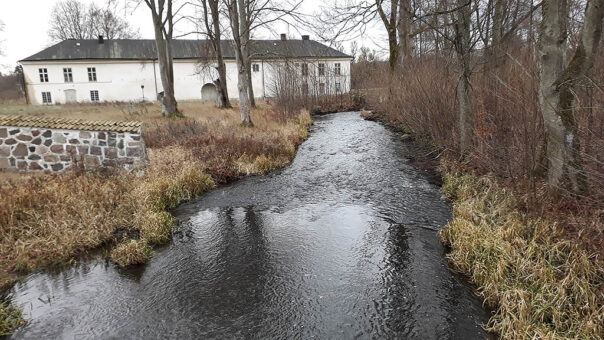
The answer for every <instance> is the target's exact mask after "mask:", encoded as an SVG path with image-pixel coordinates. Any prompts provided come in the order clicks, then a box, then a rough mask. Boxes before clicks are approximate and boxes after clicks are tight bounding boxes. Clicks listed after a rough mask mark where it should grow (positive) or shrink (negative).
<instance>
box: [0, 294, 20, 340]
mask: <svg viewBox="0 0 604 340" xmlns="http://www.w3.org/2000/svg"><path fill="white" fill-rule="evenodd" d="M23 324H25V320H23V316H22V315H21V310H20V309H18V308H16V307H15V306H13V305H11V304H9V303H8V302H0V336H2V335H8V334H10V333H12V332H13V331H14V330H15V329H17V327H19V326H21V325H23Z"/></svg>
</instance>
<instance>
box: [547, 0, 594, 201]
mask: <svg viewBox="0 0 604 340" xmlns="http://www.w3.org/2000/svg"><path fill="white" fill-rule="evenodd" d="M542 6H543V9H542V12H543V13H542V21H541V38H540V42H539V47H540V53H541V79H540V86H539V87H540V98H539V99H540V103H541V113H542V115H543V123H544V127H545V132H546V135H547V138H546V142H547V159H548V169H547V170H548V171H547V174H548V183H549V185H550V186H552V187H553V188H556V189H566V190H569V191H571V192H572V193H575V194H580V193H583V192H584V191H586V190H587V181H586V176H585V173H584V171H583V161H582V159H581V148H580V141H579V136H578V134H577V125H576V122H575V117H574V114H573V104H574V95H573V92H574V87H575V85H576V82H577V80H578V79H579V78H580V77H582V76H584V75H585V73H586V72H587V70H589V68H591V66H592V64H593V58H594V56H595V53H596V51H597V48H598V44H599V41H600V37H601V32H602V19H603V14H604V0H589V1H588V2H587V5H586V9H585V23H584V25H583V29H582V31H581V38H580V41H579V46H578V47H577V50H576V52H575V54H574V56H573V58H572V60H571V62H570V63H569V65H568V66H567V67H566V68H565V67H564V66H565V53H566V48H567V46H566V45H567V25H568V3H567V1H566V0H545V1H544V2H543V5H542Z"/></svg>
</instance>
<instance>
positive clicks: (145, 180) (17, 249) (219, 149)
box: [0, 108, 311, 287]
mask: <svg viewBox="0 0 604 340" xmlns="http://www.w3.org/2000/svg"><path fill="white" fill-rule="evenodd" d="M232 111H233V112H231V111H228V110H227V111H222V112H221V113H222V114H221V115H220V116H203V115H202V116H197V117H196V118H195V119H193V118H191V119H188V120H187V119H184V120H179V121H166V120H164V121H163V122H161V123H153V124H151V125H148V126H146V127H145V130H144V131H145V136H144V137H145V139H146V140H147V144H148V147H149V149H148V154H149V161H150V163H149V166H148V168H147V169H146V171H145V172H141V173H116V174H93V173H90V174H74V173H68V174H63V175H46V176H27V175H24V176H22V177H17V178H15V177H10V178H8V179H5V180H2V178H1V176H0V197H2V200H0V287H7V286H8V285H10V284H11V283H12V282H13V281H14V280H15V279H16V278H18V277H19V276H20V275H23V274H25V273H28V272H30V271H32V270H36V269H38V268H41V267H44V266H48V265H53V264H60V263H65V262H68V261H71V260H73V259H74V258H75V257H77V256H78V255H80V254H83V253H86V252H87V251H88V250H90V249H94V248H97V247H99V246H103V245H110V246H111V247H112V250H111V252H110V254H111V258H112V260H113V261H114V262H116V263H117V264H119V265H129V264H134V263H142V262H145V261H146V260H147V259H148V258H149V257H150V256H151V248H150V247H151V246H153V245H158V244H162V243H165V242H167V241H169V240H170V238H171V234H172V224H173V218H172V216H171V215H170V214H169V213H168V210H169V209H171V208H174V207H175V206H177V205H178V204H179V203H180V202H182V201H185V200H189V199H191V198H193V197H195V196H198V195H200V194H202V193H203V192H205V191H207V190H209V189H211V188H214V187H215V186H216V183H225V182H227V181H228V180H231V179H235V178H240V177H242V176H244V175H248V174H263V173H266V172H268V171H270V170H273V169H276V168H278V167H281V166H284V165H286V164H287V163H289V162H290V161H291V160H292V159H293V157H294V155H295V149H296V146H297V145H298V144H300V143H301V142H302V141H303V140H304V139H305V138H306V136H307V129H308V126H309V125H310V123H311V121H310V117H309V115H308V113H301V114H299V115H297V116H295V117H292V118H291V119H288V120H287V121H281V120H278V119H274V117H273V116H272V115H273V113H272V112H271V111H270V110H268V109H266V108H259V109H256V110H255V111H254V112H253V118H255V123H256V124H255V127H254V128H245V127H241V126H239V124H238V115H237V114H236V112H235V111H234V110H232ZM192 116H195V115H192ZM166 131H168V132H170V133H166ZM0 175H1V174H0ZM124 235H126V236H127V237H124Z"/></svg>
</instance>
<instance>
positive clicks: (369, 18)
mask: <svg viewBox="0 0 604 340" xmlns="http://www.w3.org/2000/svg"><path fill="white" fill-rule="evenodd" d="M324 13H328V14H326V15H323V16H322V17H320V18H319V21H320V25H319V26H320V27H317V29H316V31H317V34H319V36H321V37H322V38H323V39H325V40H329V41H335V40H336V39H340V38H342V37H343V36H349V37H356V36H361V35H364V34H365V32H366V29H367V28H368V26H370V25H371V24H373V23H374V22H376V21H380V22H381V24H382V25H383V27H384V29H385V30H386V34H387V37H388V53H389V54H388V63H389V65H390V70H391V72H394V70H395V69H396V68H397V66H398V65H400V64H401V63H402V62H403V60H404V59H405V58H409V57H411V56H412V55H413V49H414V48H413V35H414V32H413V30H412V28H413V15H414V11H413V8H412V2H411V0H387V1H385V0H361V1H356V0H348V1H346V2H344V3H343V4H342V2H341V1H335V2H334V3H333V4H332V5H331V6H330V8H329V10H327V9H325V11H324ZM326 26H327V27H328V29H325V27H326Z"/></svg>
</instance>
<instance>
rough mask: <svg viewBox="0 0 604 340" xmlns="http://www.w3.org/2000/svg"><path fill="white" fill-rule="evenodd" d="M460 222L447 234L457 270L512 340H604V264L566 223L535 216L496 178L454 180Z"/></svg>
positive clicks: (448, 186)
mask: <svg viewBox="0 0 604 340" xmlns="http://www.w3.org/2000/svg"><path fill="white" fill-rule="evenodd" d="M443 192H444V193H445V194H446V195H448V196H449V197H450V198H452V199H453V202H454V204H453V213H454V218H453V220H452V221H451V222H450V223H449V224H448V225H447V227H446V228H445V229H444V230H443V231H442V232H441V238H442V240H443V242H444V243H446V244H447V245H449V246H450V249H451V251H450V253H449V255H448V258H449V260H450V262H451V264H452V265H453V266H454V267H455V268H457V269H458V270H460V271H462V272H463V273H466V274H467V275H469V277H470V279H471V280H472V282H474V283H475V284H476V285H477V286H478V290H479V292H480V294H481V295H482V297H483V298H484V299H485V301H486V302H487V303H488V304H489V305H491V306H493V307H494V308H495V311H496V313H495V314H494V315H493V316H492V318H491V319H490V320H489V323H488V329H489V330H490V331H494V332H496V333H497V334H499V335H501V337H502V338H504V339H601V338H602V336H603V335H604V281H603V280H604V262H602V259H597V258H594V257H595V254H594V253H593V252H591V251H589V250H587V249H585V248H584V247H581V245H580V244H579V243H577V242H573V241H571V240H569V239H567V238H566V237H565V234H564V230H562V229H561V228H560V226H559V224H558V223H556V222H555V221H552V220H548V219H541V218H535V217H531V216H528V215H527V214H525V213H524V212H522V211H521V210H520V209H519V206H520V205H519V202H518V200H517V199H516V197H515V195H514V194H513V193H512V192H511V191H510V190H506V189H504V188H502V187H501V186H500V185H498V183H497V180H496V179H495V178H494V177H492V176H480V177H479V176H476V175H471V174H465V175H459V174H448V175H446V176H445V177H444V185H443Z"/></svg>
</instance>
